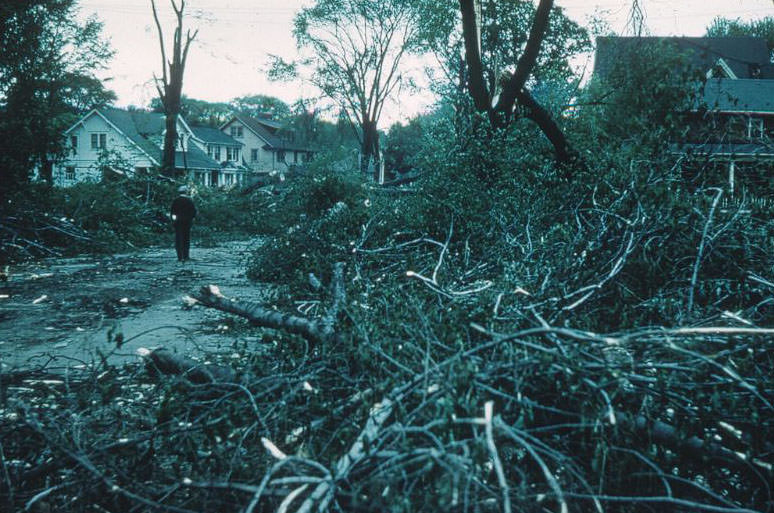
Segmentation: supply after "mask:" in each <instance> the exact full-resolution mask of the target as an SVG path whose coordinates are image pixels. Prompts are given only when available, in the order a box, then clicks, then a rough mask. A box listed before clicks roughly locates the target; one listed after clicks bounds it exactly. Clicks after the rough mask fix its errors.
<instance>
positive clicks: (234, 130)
mask: <svg viewBox="0 0 774 513" xmlns="http://www.w3.org/2000/svg"><path fill="white" fill-rule="evenodd" d="M243 135H244V128H243V127H241V126H232V127H231V137H242V136H243Z"/></svg>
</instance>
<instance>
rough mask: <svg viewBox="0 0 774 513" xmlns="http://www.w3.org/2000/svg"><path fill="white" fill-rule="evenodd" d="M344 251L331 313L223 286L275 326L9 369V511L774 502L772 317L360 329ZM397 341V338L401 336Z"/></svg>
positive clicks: (1, 429) (1, 400)
mask: <svg viewBox="0 0 774 513" xmlns="http://www.w3.org/2000/svg"><path fill="white" fill-rule="evenodd" d="M351 280H352V277H349V276H346V272H345V268H344V266H343V265H342V264H337V265H336V266H335V267H334V269H333V271H332V272H331V273H330V280H329V281H330V284H329V285H328V286H323V285H321V280H320V279H318V278H316V277H314V276H310V290H316V291H317V292H318V296H317V298H316V301H317V303H316V305H317V307H316V308H314V309H308V308H306V309H298V310H296V311H295V312H294V311H291V310H289V309H288V311H282V310H281V309H278V308H276V307H272V306H271V305H259V304H254V303H246V302H241V301H239V300H234V299H229V298H227V297H225V296H224V295H223V294H221V292H220V291H219V289H218V288H217V287H214V286H206V287H203V288H202V289H200V290H199V291H198V292H196V293H194V294H192V296H191V297H188V298H186V299H185V300H186V302H187V303H188V304H189V306H193V305H195V307H196V308H199V307H204V308H214V309H217V310H220V311H222V312H226V313H228V314H229V315H235V316H238V317H241V318H243V319H245V320H246V325H250V326H252V327H251V328H246V329H254V330H260V331H261V332H262V333H263V337H262V338H261V341H262V344H263V345H264V346H265V347H264V348H263V350H260V351H259V350H257V348H256V347H248V346H247V345H240V344H234V346H233V347H231V348H229V349H228V350H224V351H221V352H217V353H208V354H206V355H204V356H202V357H199V358H192V357H189V356H183V355H179V354H176V353H173V352H171V351H168V350H164V349H157V350H153V351H149V350H145V351H141V356H140V358H139V359H138V362H137V363H134V364H128V365H124V366H121V367H117V366H114V365H111V364H109V362H108V360H107V359H102V360H100V361H97V362H95V363H92V364H83V365H81V366H76V367H68V368H67V369H63V368H60V369H57V368H46V367H40V368H35V369H25V370H18V371H15V372H8V371H6V372H5V373H4V374H2V375H0V505H2V508H3V509H5V510H8V511H175V512H192V511H196V512H203V511H246V512H257V511H267V512H268V511H281V512H289V511H293V512H310V511H417V510H419V511H505V512H512V511H562V512H564V511H600V512H601V511H645V510H650V509H652V508H657V507H666V508H669V509H670V510H675V511H715V512H742V511H746V512H751V511H767V510H771V508H772V507H773V506H774V503H773V502H772V490H771V483H772V479H774V471H773V469H772V464H774V443H773V442H772V441H773V440H774V406H773V405H772V402H774V372H772V371H774V360H773V359H772V356H771V355H772V354H774V352H772V343H773V342H772V341H773V340H774V337H772V335H774V330H770V329H762V328H755V327H750V326H744V325H740V324H739V323H731V322H726V323H724V324H723V325H713V326H709V325H702V326H696V327H684V328H672V329H667V328H646V329H640V330H630V331H626V332H620V333H608V334H598V333H593V332H589V331H582V330H576V329H571V328H566V327H559V326H552V325H550V324H548V323H544V324H543V325H538V326H535V327H532V328H526V329H521V330H516V331H512V332H495V331H494V330H492V329H490V328H487V327H484V326H483V325H480V324H478V323H476V322H470V323H469V324H468V326H467V327H466V328H465V333H466V334H467V338H466V339H465V340H456V341H455V340H444V339H442V338H433V337H429V336H423V335H422V333H423V331H424V332H425V334H426V333H427V332H426V330H429V329H430V328H429V326H428V325H425V326H422V325H420V324H409V323H405V324H403V325H402V326H396V328H395V330H396V331H395V333H392V334H388V333H384V337H383V338H382V339H381V340H376V339H373V338H369V337H368V335H367V333H368V331H367V330H364V329H362V326H359V325H358V319H357V315H356V314H355V313H354V310H353V308H352V307H351V306H352V305H353V301H352V299H351V298H350V297H349V296H348V291H347V290H346V289H347V283H351ZM389 339H393V340H400V346H399V347H397V346H395V347H390V344H391V342H390V340H389Z"/></svg>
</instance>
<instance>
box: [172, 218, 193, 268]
mask: <svg viewBox="0 0 774 513" xmlns="http://www.w3.org/2000/svg"><path fill="white" fill-rule="evenodd" d="M190 248H191V224H190V223H175V251H177V259H178V260H180V261H181V262H182V261H184V260H188V253H189V250H190Z"/></svg>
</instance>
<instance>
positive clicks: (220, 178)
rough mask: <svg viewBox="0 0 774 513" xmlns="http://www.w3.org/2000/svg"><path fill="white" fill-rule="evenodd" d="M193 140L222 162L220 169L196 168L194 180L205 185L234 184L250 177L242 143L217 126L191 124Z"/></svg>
mask: <svg viewBox="0 0 774 513" xmlns="http://www.w3.org/2000/svg"><path fill="white" fill-rule="evenodd" d="M191 132H192V134H193V141H194V142H195V143H196V144H197V146H199V148H200V149H202V150H203V151H204V152H206V153H207V156H208V157H209V158H211V159H212V160H214V161H215V162H218V163H219V164H220V169H216V170H210V171H208V172H207V171H199V170H195V171H194V174H193V180H194V181H195V182H196V183H199V184H201V185H205V186H226V187H229V186H233V185H236V184H242V183H243V182H244V181H245V180H247V179H248V177H247V176H246V175H247V173H248V168H247V167H245V166H244V165H243V163H242V143H241V142H239V141H237V140H235V139H234V138H233V137H229V136H228V135H226V134H225V133H223V132H221V131H220V130H218V129H217V128H210V127H205V126H191Z"/></svg>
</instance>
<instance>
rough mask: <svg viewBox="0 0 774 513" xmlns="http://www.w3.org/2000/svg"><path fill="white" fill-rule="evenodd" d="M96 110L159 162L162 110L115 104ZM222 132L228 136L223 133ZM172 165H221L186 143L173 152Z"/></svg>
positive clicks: (198, 167)
mask: <svg viewBox="0 0 774 513" xmlns="http://www.w3.org/2000/svg"><path fill="white" fill-rule="evenodd" d="M99 112H100V113H101V114H102V115H103V116H105V118H106V119H107V120H108V121H110V122H111V123H112V124H113V125H115V127H116V128H118V129H119V130H120V131H121V132H122V133H123V134H124V135H126V137H128V138H129V139H130V140H132V141H133V142H134V143H135V144H137V145H138V146H139V147H140V148H142V150H143V151H144V152H145V153H147V154H148V155H149V156H150V157H151V158H153V159H154V160H156V162H158V163H161V155H162V149H161V145H162V143H163V136H164V130H165V128H166V125H165V118H164V114H162V113H159V112H148V111H143V110H123V109H116V108H103V109H99ZM223 135H224V136H226V137H228V136H227V135H226V134H223ZM229 139H230V137H229ZM175 167H176V168H178V169H185V168H189V169H220V167H221V166H220V164H219V163H218V162H216V161H215V160H213V159H212V158H211V157H209V156H208V155H207V154H206V153H204V152H203V151H201V150H200V149H199V148H198V147H197V146H196V145H194V144H189V145H188V151H186V152H182V151H176V152H175Z"/></svg>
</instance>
